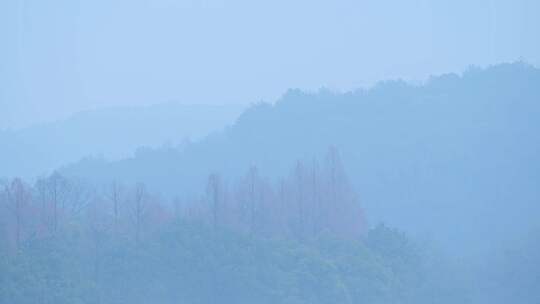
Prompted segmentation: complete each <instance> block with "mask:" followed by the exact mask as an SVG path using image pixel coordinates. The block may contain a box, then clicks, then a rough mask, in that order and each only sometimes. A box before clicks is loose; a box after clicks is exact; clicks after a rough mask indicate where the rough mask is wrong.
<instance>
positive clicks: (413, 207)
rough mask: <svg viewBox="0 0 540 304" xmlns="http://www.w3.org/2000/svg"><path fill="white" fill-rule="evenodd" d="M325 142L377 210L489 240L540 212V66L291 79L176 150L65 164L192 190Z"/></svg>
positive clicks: (426, 230)
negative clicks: (338, 82)
mask: <svg viewBox="0 0 540 304" xmlns="http://www.w3.org/2000/svg"><path fill="white" fill-rule="evenodd" d="M329 146H335V147H337V148H338V149H339V151H340V152H341V154H342V156H343V161H344V165H345V167H346V168H347V171H348V173H349V175H350V176H351V180H352V182H353V183H354V185H355V187H356V189H357V191H358V193H359V194H360V197H361V200H362V203H363V205H364V206H365V208H366V214H367V215H368V219H371V221H372V222H378V221H385V222H388V223H391V224H392V225H397V226H398V227H400V228H403V229H406V230H408V231H412V232H415V233H418V234H419V235H422V236H424V237H426V238H428V239H429V238H430V235H431V231H432V230H433V229H434V228H433V227H437V228H436V229H438V230H437V231H435V232H436V233H437V234H438V235H439V236H441V239H444V240H445V242H447V243H448V244H450V245H451V244H455V243H456V242H458V243H459V244H460V245H462V246H461V247H459V248H464V247H463V246H468V248H472V249H474V248H483V249H486V248H487V247H488V246H490V244H491V242H492V241H500V240H502V239H504V238H505V237H506V236H509V235H512V234H513V233H515V232H516V231H524V230H526V229H528V228H530V227H531V226H533V225H536V224H535V223H536V220H537V218H536V216H535V215H536V214H538V213H539V212H540V204H538V202H539V199H540V70H539V69H537V68H535V67H533V66H530V65H527V64H523V63H513V64H501V65H496V66H492V67H489V68H486V69H480V68H474V67H473V68H470V69H469V70H467V71H466V72H464V73H463V74H462V75H456V74H448V75H442V76H438V77H433V78H432V79H430V80H429V81H428V82H427V83H426V84H424V85H421V86H413V85H409V84H407V83H405V82H401V81H390V82H382V83H380V84H378V85H377V86H375V87H374V88H372V89H369V90H358V91H355V92H349V93H343V94H341V93H333V92H329V91H321V92H319V93H304V92H302V91H299V90H291V91H289V92H287V93H286V94H285V95H284V96H283V97H282V98H281V99H280V100H279V101H277V102H276V103H275V104H266V103H261V104H258V105H254V106H252V107H251V108H249V109H248V110H246V111H245V112H244V113H243V114H242V115H240V117H239V118H238V120H237V122H236V123H235V124H234V125H233V126H231V127H230V128H227V129H225V130H224V131H222V132H219V133H216V134H213V135H211V136H208V137H206V138H204V139H202V140H201V141H199V142H196V143H193V144H191V145H188V146H186V147H184V148H183V149H182V150H175V149H159V150H154V151H147V152H146V153H140V154H138V155H136V156H135V157H132V158H128V159H124V160H121V161H115V162H106V161H100V160H87V161H83V162H80V163H78V164H74V165H70V166H67V167H65V168H64V169H63V170H62V171H63V172H64V173H65V174H68V175H74V176H80V177H84V178H86V179H89V180H93V181H96V182H106V181H110V180H123V181H126V182H137V181H143V182H145V183H146V184H147V185H148V186H149V187H150V189H152V190H154V191H159V192H161V193H166V194H168V195H183V194H185V193H189V192H199V190H200V189H202V186H203V185H204V181H205V179H206V177H207V176H208V174H209V173H211V172H219V173H221V174H223V175H224V176H225V177H228V178H235V177H237V176H239V175H241V174H243V173H244V172H245V171H246V170H247V168H248V166H250V165H256V166H258V167H259V168H260V171H261V172H262V174H263V175H267V176H270V177H273V176H278V175H281V174H283V173H284V172H285V173H286V171H287V170H288V169H287V168H290V167H292V166H291V165H292V164H293V163H294V162H295V161H296V160H297V159H304V160H308V161H309V160H311V159H313V158H314V157H316V156H320V155H322V154H323V153H324V152H325V151H326V150H327V149H328V147H329ZM412 218H414V219H415V220H414V221H413V220H411V219H412ZM457 218H459V219H460V221H459V222H460V223H461V224H460V225H459V226H456V225H455V223H456V219H457ZM435 232H434V233H435ZM456 248H457V247H456Z"/></svg>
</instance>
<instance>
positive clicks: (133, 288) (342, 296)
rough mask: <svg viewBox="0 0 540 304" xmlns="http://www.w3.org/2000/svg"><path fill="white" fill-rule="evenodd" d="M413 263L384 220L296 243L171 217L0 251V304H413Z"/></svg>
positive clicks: (402, 239) (417, 260)
mask: <svg viewBox="0 0 540 304" xmlns="http://www.w3.org/2000/svg"><path fill="white" fill-rule="evenodd" d="M94 240H95V239H94ZM423 269H425V268H424V267H423V265H422V259H421V255H420V254H419V250H418V249H417V247H415V246H414V245H413V244H412V243H411V242H410V240H408V239H407V237H406V236H405V235H403V234H402V233H400V232H397V231H395V230H392V229H388V228H386V227H384V226H379V227H377V228H375V229H373V230H371V231H370V232H369V234H368V235H367V237H366V239H365V240H362V241H354V240H343V239H337V238H333V237H320V238H318V239H312V240H309V241H304V242H297V241H292V240H276V239H262V238H253V237H249V236H246V235H242V234H238V233H233V232H228V231H220V230H218V231H216V230H214V229H211V227H208V226H204V225H198V224H194V223H186V222H176V223H174V224H170V225H167V226H166V227H164V228H163V229H162V230H160V231H158V232H156V233H155V234H154V235H152V236H151V237H149V238H148V239H147V240H146V241H145V242H143V243H142V244H140V245H139V246H137V245H135V244H134V242H133V241H132V240H129V239H124V238H122V237H120V236H116V237H113V236H110V237H104V238H101V239H99V241H92V239H91V238H89V236H88V235H87V234H85V233H82V232H81V233H70V234H63V235H58V236H57V237H55V238H50V239H41V240H34V241H32V242H30V243H28V244H27V246H25V247H24V248H23V249H22V250H21V252H20V253H19V254H16V255H9V256H8V255H4V256H2V257H1V259H0V274H1V277H0V283H1V284H0V303H13V304H18V303H201V304H202V303H235V304H236V303H291V304H292V303H295V304H300V303H329V304H330V303H413V301H414V300H418V299H420V298H421V297H420V296H421V294H420V291H421V289H420V288H418V286H420V285H421V283H422V274H421V273H420V272H421V271H422V270H423Z"/></svg>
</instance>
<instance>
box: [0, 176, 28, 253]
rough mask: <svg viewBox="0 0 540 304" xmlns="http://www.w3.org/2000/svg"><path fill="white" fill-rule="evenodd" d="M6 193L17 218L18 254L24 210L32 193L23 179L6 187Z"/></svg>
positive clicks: (16, 237)
mask: <svg viewBox="0 0 540 304" xmlns="http://www.w3.org/2000/svg"><path fill="white" fill-rule="evenodd" d="M4 192H5V196H6V199H7V203H8V207H9V209H10V210H11V211H12V213H13V216H14V218H15V248H16V250H17V252H18V251H19V249H20V245H21V234H22V224H23V214H24V208H25V207H26V204H28V202H29V200H30V191H29V190H28V189H26V186H25V185H24V183H23V182H22V180H21V179H19V178H16V179H14V180H13V181H12V182H11V183H7V184H5V185H4Z"/></svg>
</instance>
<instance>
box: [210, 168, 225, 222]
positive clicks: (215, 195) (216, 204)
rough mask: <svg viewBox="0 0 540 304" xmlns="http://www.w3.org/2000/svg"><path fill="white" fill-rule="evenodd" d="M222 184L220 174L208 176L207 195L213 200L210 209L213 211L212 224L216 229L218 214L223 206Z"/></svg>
mask: <svg viewBox="0 0 540 304" xmlns="http://www.w3.org/2000/svg"><path fill="white" fill-rule="evenodd" d="M221 188H222V185H221V179H220V177H219V175H217V174H215V173H214V174H211V175H210V176H209V177H208V183H207V186H206V195H207V199H208V200H210V201H211V203H210V209H211V213H212V225H213V227H214V230H216V229H217V226H218V220H219V219H218V216H219V211H220V208H221V206H220V205H221V202H220V200H221V191H222V189H221Z"/></svg>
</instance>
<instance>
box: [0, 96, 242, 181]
mask: <svg viewBox="0 0 540 304" xmlns="http://www.w3.org/2000/svg"><path fill="white" fill-rule="evenodd" d="M243 109H244V107H243V106H240V105H227V106H218V105H181V104H174V103H167V104H159V105H154V106H148V107H118V108H109V109H101V110H94V111H86V112H80V113H77V114H75V115H73V116H71V117H70V118H68V119H66V120H62V121H56V122H51V123H44V124H40V125H35V126H32V127H28V128H24V129H18V130H4V131H2V130H0V142H1V143H2V144H1V147H2V149H0V164H2V165H1V166H0V168H1V169H0V175H1V176H15V175H17V176H24V177H35V176H36V175H39V174H44V173H47V172H50V170H52V169H54V168H57V167H59V166H60V165H63V164H66V163H70V162H74V161H78V160H80V159H81V158H83V157H86V156H94V157H103V158H105V159H109V160H115V159H121V158H126V157H128V156H130V155H132V154H133V152H134V151H135V150H136V149H137V148H138V147H142V146H143V147H149V148H155V147H162V146H164V145H165V146H171V147H177V146H179V145H182V144H185V143H186V142H187V141H189V140H198V139H201V138H203V137H204V136H206V135H208V134H209V133H211V132H214V131H217V130H220V129H221V128H223V127H225V126H226V125H227V124H229V123H230V122H232V121H234V119H236V118H237V117H238V115H239V114H240V113H241V111H242V110H243Z"/></svg>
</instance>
